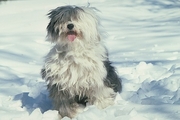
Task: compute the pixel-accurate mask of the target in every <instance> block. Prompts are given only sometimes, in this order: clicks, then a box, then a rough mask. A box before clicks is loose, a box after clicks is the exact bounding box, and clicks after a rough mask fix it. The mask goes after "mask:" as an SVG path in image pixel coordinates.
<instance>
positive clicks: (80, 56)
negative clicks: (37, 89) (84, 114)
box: [41, 6, 121, 118]
mask: <svg viewBox="0 0 180 120" xmlns="http://www.w3.org/2000/svg"><path fill="white" fill-rule="evenodd" d="M95 11H96V9H94V8H90V7H77V6H62V7H58V8H56V9H54V10H52V11H51V12H50V13H49V14H48V15H49V18H50V22H49V24H48V26H47V32H48V34H47V39H48V40H49V41H51V42H53V43H55V46H54V47H53V48H52V49H51V50H50V52H49V53H48V55H47V56H46V59H45V64H44V67H43V69H42V71H41V74H42V78H43V79H45V80H46V81H47V82H48V90H49V94H50V97H51V98H52V100H53V104H54V107H55V109H56V110H58V111H59V114H60V116H61V117H64V116H68V117H70V118H73V117H75V115H76V114H77V113H78V112H79V110H81V109H82V105H84V106H85V105H86V104H87V103H88V104H90V105H95V106H97V107H98V108H100V109H103V108H105V107H107V106H109V105H112V104H113V103H114V99H115V96H116V93H117V92H120V91H121V82H120V79H119V78H118V75H117V74H116V72H115V69H114V67H113V66H111V62H110V61H109V60H108V53H107V50H106V49H105V47H104V46H103V44H102V43H101V39H102V36H101V32H100V29H99V28H100V23H99V19H98V17H97V15H96V13H95Z"/></svg>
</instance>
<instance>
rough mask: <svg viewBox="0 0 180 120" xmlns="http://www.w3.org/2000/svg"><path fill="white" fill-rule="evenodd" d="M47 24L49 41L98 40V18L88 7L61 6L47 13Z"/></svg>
mask: <svg viewBox="0 0 180 120" xmlns="http://www.w3.org/2000/svg"><path fill="white" fill-rule="evenodd" d="M48 15H49V18H50V22H49V24H48V26H47V31H48V37H49V38H50V40H51V42H56V43H60V44H71V43H72V42H76V41H83V42H84V41H85V42H91V43H92V42H97V41H99V40H100V35H99V32H98V31H99V30H98V24H99V22H98V19H97V16H96V14H95V13H94V10H93V9H92V8H88V7H77V6H62V7H58V8H56V9H54V10H52V11H51V12H50V13H49V14H48Z"/></svg>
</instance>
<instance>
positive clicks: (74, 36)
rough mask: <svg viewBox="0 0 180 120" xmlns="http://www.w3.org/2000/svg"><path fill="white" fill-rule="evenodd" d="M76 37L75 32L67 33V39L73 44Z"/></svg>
mask: <svg viewBox="0 0 180 120" xmlns="http://www.w3.org/2000/svg"><path fill="white" fill-rule="evenodd" d="M76 37H77V33H76V32H75V31H68V32H67V39H68V40H69V41H71V42H73V41H74V40H75V39H76Z"/></svg>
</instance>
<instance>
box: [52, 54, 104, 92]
mask: <svg viewBox="0 0 180 120" xmlns="http://www.w3.org/2000/svg"><path fill="white" fill-rule="evenodd" d="M58 59H59V62H58V67H59V68H58V69H57V70H56V74H58V78H57V79H56V81H55V83H57V84H58V85H60V86H61V89H63V90H71V91H72V92H79V91H85V90H88V89H90V88H91V89H92V88H93V87H94V88H97V87H100V86H103V79H104V78H105V77H106V74H107V73H106V69H105V67H104V64H103V61H102V58H101V56H98V55H96V54H93V53H87V54H83V55H79V54H77V55H76V54H73V53H69V54H67V55H62V54H59V55H58Z"/></svg>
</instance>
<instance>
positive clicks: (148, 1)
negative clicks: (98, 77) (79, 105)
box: [0, 0, 180, 120]
mask: <svg viewBox="0 0 180 120" xmlns="http://www.w3.org/2000/svg"><path fill="white" fill-rule="evenodd" d="M88 2H89V3H90V4H91V6H93V7H96V8H97V9H99V10H100V11H101V12H100V13H99V16H100V17H101V22H102V25H103V27H104V30H105V31H106V33H107V37H106V39H104V43H105V45H106V47H107V48H108V50H109V55H110V60H111V61H112V62H113V65H114V66H115V67H116V69H117V71H118V74H119V77H120V78H121V79H122V85H123V90H122V92H121V93H120V94H118V95H117V98H116V101H115V105H113V106H109V107H107V108H105V109H103V110H100V109H97V108H96V107H95V106H88V107H86V108H85V110H84V111H83V112H82V113H80V114H78V115H77V117H76V118H73V120H180V0H99V1H97V0H75V1H73V0H67V1H65V0H19V1H6V2H3V1H1V2H0V120H58V111H56V110H53V109H52V103H51V100H50V99H49V97H48V91H47V90H46V83H45V81H44V80H42V79H41V76H40V70H41V67H42V65H43V59H44V58H43V57H44V56H45V55H46V54H47V53H48V51H49V50H50V48H51V46H52V45H53V44H51V43H49V42H46V41H45V39H46V26H47V24H48V22H49V20H48V18H47V16H46V14H47V13H48V12H49V10H51V9H54V8H56V7H58V6H62V5H79V6H84V5H85V6H86V5H87V4H88ZM62 120H70V118H68V117H65V118H63V119H62Z"/></svg>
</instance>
